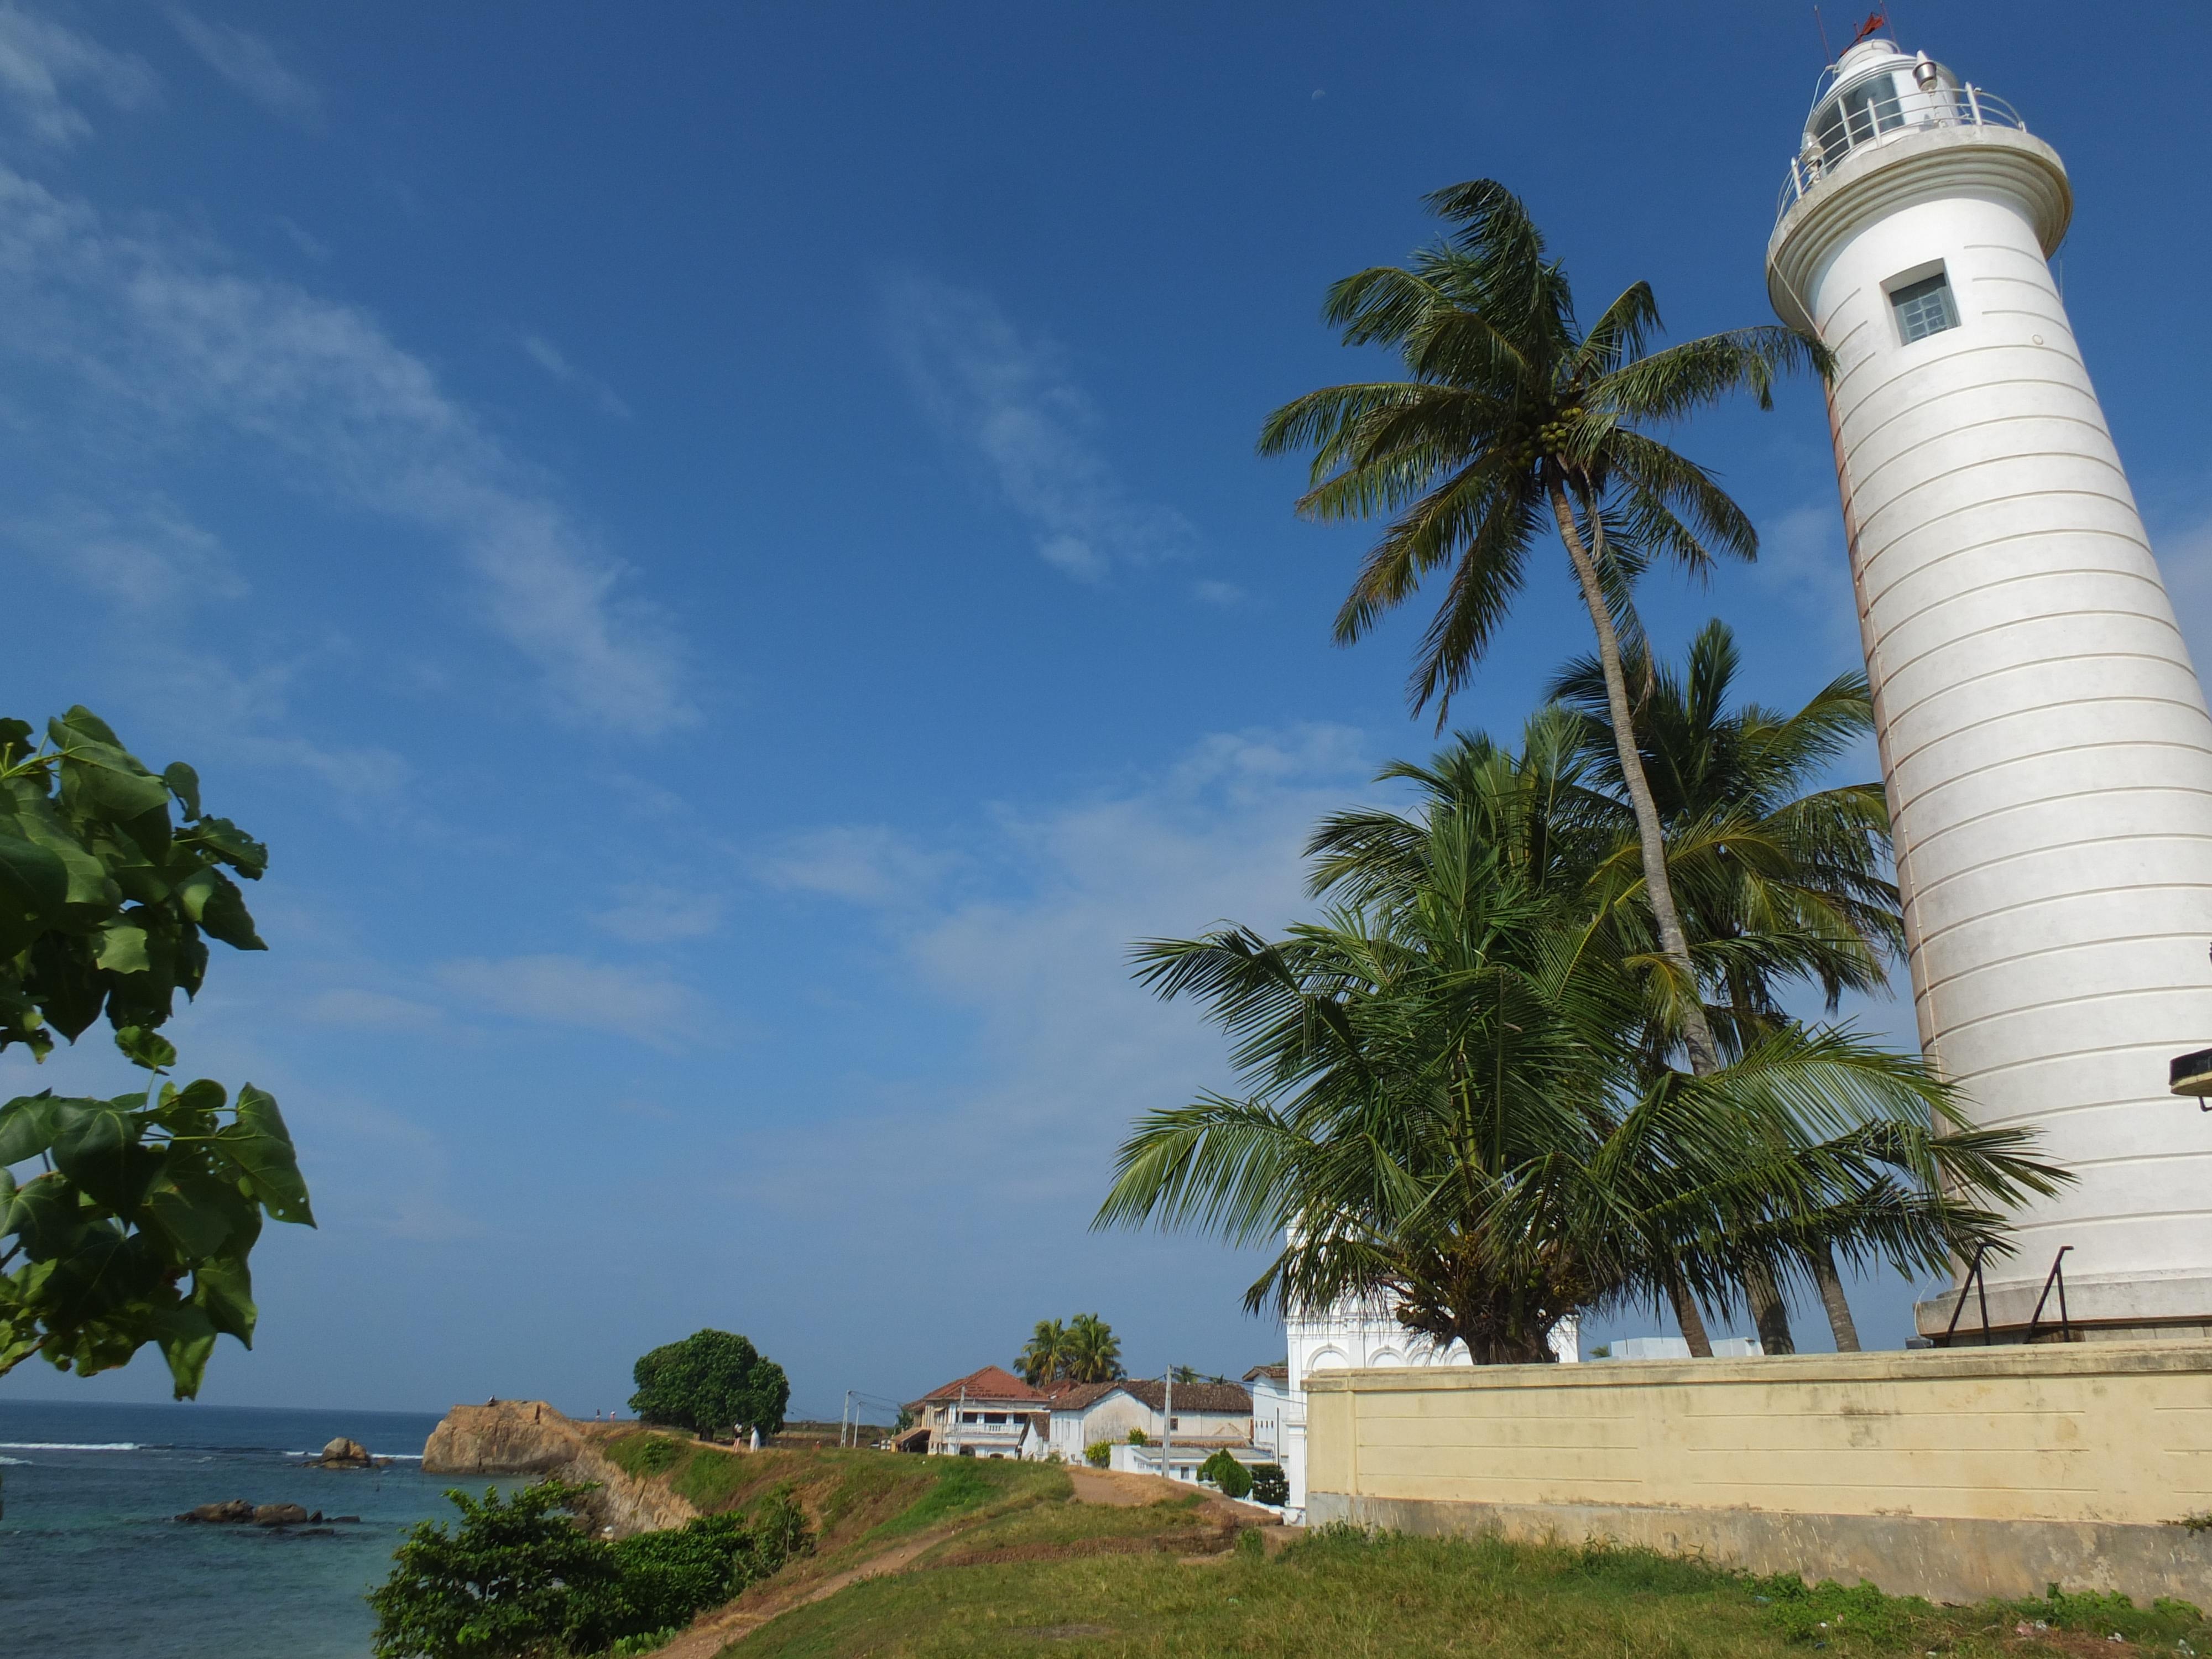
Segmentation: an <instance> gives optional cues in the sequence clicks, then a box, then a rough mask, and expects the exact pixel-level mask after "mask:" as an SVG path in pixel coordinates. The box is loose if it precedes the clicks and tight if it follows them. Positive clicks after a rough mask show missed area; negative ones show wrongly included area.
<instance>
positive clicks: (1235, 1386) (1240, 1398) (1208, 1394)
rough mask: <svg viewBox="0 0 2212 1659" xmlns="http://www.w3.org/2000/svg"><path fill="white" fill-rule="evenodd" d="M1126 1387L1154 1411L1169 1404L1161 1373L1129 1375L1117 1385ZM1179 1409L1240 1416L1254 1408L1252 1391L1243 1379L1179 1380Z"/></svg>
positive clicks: (1177, 1393) (1176, 1401)
mask: <svg viewBox="0 0 2212 1659" xmlns="http://www.w3.org/2000/svg"><path fill="white" fill-rule="evenodd" d="M1114 1386H1115V1387H1116V1388H1119V1389H1127V1390H1128V1391H1129V1392H1130V1394H1131V1395H1133V1396H1134V1397H1135V1398H1137V1399H1139V1400H1141V1401H1144V1402H1145V1404H1146V1405H1147V1406H1149V1407H1152V1409H1153V1410H1154V1411H1160V1410H1163V1409H1164V1408H1165V1407H1166V1405H1167V1389H1166V1386H1165V1385H1164V1384H1163V1383H1161V1382H1160V1380H1159V1379H1158V1377H1156V1376H1155V1377H1137V1376H1132V1377H1127V1378H1124V1379H1123V1380H1122V1381H1121V1382H1120V1383H1115V1385H1114ZM1175 1403H1176V1410H1177V1411H1178V1412H1231V1413H1235V1414H1237V1415H1238V1416H1243V1415H1244V1414H1246V1413H1249V1412H1250V1411H1251V1409H1252V1391H1251V1390H1250V1389H1248V1388H1246V1387H1245V1386H1244V1385H1243V1383H1176V1385H1175Z"/></svg>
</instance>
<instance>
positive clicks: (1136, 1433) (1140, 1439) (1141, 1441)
mask: <svg viewBox="0 0 2212 1659" xmlns="http://www.w3.org/2000/svg"><path fill="white" fill-rule="evenodd" d="M1129 1443H1130V1444H1131V1445H1133V1446H1149V1445H1151V1444H1152V1441H1151V1440H1150V1439H1149V1438H1147V1437H1146V1434H1145V1431H1143V1430H1142V1429H1132V1430H1130V1431H1129Z"/></svg>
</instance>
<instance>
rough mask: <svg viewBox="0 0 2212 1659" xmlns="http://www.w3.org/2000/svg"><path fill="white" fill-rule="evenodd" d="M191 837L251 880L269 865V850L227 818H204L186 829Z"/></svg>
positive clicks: (186, 833) (192, 840) (187, 836)
mask: <svg viewBox="0 0 2212 1659" xmlns="http://www.w3.org/2000/svg"><path fill="white" fill-rule="evenodd" d="M185 836H186V838H187V839H188V840H190V841H191V842H195V843H196V844H197V845H199V846H202V847H204V848H207V849H208V851H209V852H210V853H212V854H215V856H216V858H217V859H219V860H222V862H223V863H225V864H228V865H229V866H231V868H233V869H234V870H236V871H237V872H238V873H239V874H240V875H241V876H245V877H246V878H249V879H252V880H258V879H259V878H260V877H261V873H262V872H264V870H266V869H268V867H269V849H268V848H267V847H265V846H264V845H263V844H262V843H261V842H258V841H256V840H254V839H253V837H252V836H249V835H247V834H246V831H244V830H243V829H240V828H239V827H238V826H237V825H236V824H234V823H232V822H231V821H230V820H229V819H228V818H217V817H205V818H202V819H200V820H199V822H198V823H195V824H193V825H192V827H191V829H189V830H187V831H186V832H185Z"/></svg>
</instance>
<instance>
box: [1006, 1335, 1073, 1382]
mask: <svg viewBox="0 0 2212 1659" xmlns="http://www.w3.org/2000/svg"><path fill="white" fill-rule="evenodd" d="M1067 1358H1068V1336H1067V1327H1066V1326H1065V1325H1063V1324H1061V1323H1060V1321H1058V1320H1057V1319H1040V1320H1038V1321H1037V1322H1036V1329H1035V1330H1034V1331H1032V1332H1030V1340H1028V1341H1027V1342H1024V1344H1022V1351H1021V1352H1020V1353H1018V1354H1017V1355H1016V1356H1015V1357H1014V1369H1015V1370H1018V1371H1019V1372H1020V1373H1021V1374H1022V1381H1023V1382H1024V1383H1028V1384H1029V1385H1030V1387H1031V1388H1033V1389H1037V1388H1042V1387H1043V1386H1044V1385H1045V1384H1046V1383H1056V1382H1058V1381H1059V1380H1060V1378H1061V1377H1064V1376H1066V1375H1067Z"/></svg>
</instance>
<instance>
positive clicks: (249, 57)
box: [167, 6, 323, 131]
mask: <svg viewBox="0 0 2212 1659" xmlns="http://www.w3.org/2000/svg"><path fill="white" fill-rule="evenodd" d="M167 11H168V18H169V21H170V23H171V24H172V25H173V27H175V29H176V31H177V33H179V34H181V35H183V36H184V37H185V45H187V46H190V47H191V49H192V50H193V51H194V52H197V53H198V54H199V55H200V57H201V58H203V59H204V61H205V62H206V64H207V66H208V67H209V68H210V69H211V70H214V71H215V72H216V74H217V75H220V76H222V78H223V79H224V80H226V81H228V82H230V84H231V85H233V86H234V87H236V88H238V89H239V90H240V92H242V93H244V94H246V96H247V97H248V98H251V99H252V100H253V101H254V102H255V103H257V104H258V105H260V106H261V107H262V108H263V109H264V110H267V111H268V112H269V113H270V114H271V115H274V116H276V118H278V119H280V120H284V121H289V122H291V123H293V124H294V125H295V126H301V127H306V128H307V129H309V130H310V131H313V130H317V129H319V128H320V127H321V125H322V124H323V94H321V93H320V92H319V90H317V88H315V86H314V83H313V82H310V81H309V80H307V78H306V77H305V76H302V75H301V74H299V73H298V72H297V71H295V70H292V69H290V68H289V67H288V66H287V65H286V64H285V63H284V61H283V58H279V57H278V56H277V55H276V47H274V46H270V44H269V42H268V41H267V40H264V39H263V38H262V37H261V36H260V35H258V34H256V33H253V32H252V30H250V29H242V28H238V27H234V25H232V24H229V23H211V22H209V21H207V20H206V19H205V18H204V17H201V16H199V15H197V14H195V13H193V12H190V11H187V10H185V9H184V8H183V7H182V6H171V7H169V8H167Z"/></svg>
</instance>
